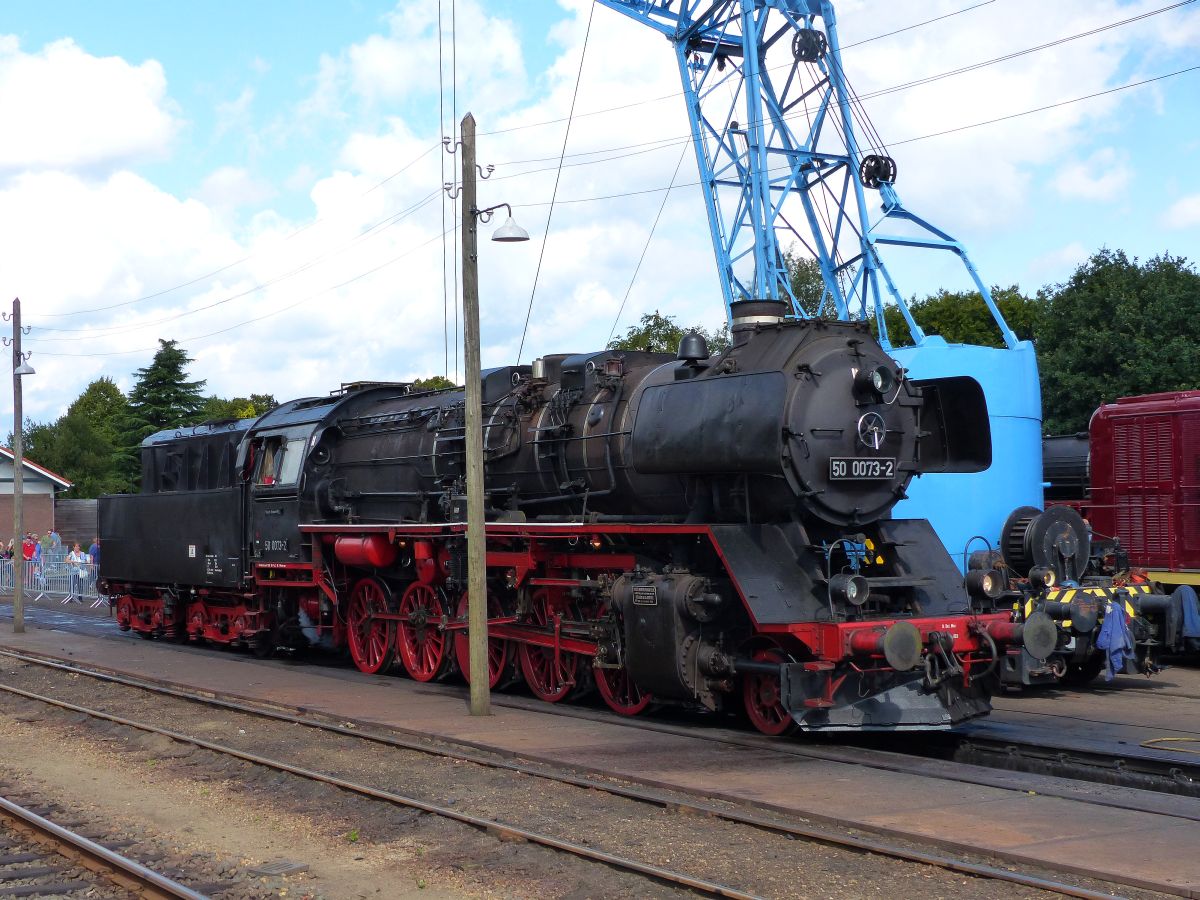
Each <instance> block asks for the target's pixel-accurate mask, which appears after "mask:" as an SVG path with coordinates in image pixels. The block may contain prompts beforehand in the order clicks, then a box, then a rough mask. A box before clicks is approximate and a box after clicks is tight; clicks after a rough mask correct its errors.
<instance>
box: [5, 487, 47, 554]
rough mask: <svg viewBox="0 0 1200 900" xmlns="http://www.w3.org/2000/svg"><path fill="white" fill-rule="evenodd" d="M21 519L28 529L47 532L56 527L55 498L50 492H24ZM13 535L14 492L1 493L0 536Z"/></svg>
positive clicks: (42, 532) (6, 538)
mask: <svg viewBox="0 0 1200 900" xmlns="http://www.w3.org/2000/svg"><path fill="white" fill-rule="evenodd" d="M22 496H23V498H24V502H23V503H22V504H21V519H22V523H23V526H24V528H25V530H26V531H33V532H36V533H37V534H39V535H41V534H45V533H46V532H47V531H49V530H50V529H51V528H52V527H54V499H53V498H52V497H51V496H50V495H49V494H23V495H22ZM12 536H13V498H12V494H0V538H2V539H3V540H4V543H6V544H7V543H8V539H9V538H10V537H12Z"/></svg>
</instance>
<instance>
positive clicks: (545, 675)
mask: <svg viewBox="0 0 1200 900" xmlns="http://www.w3.org/2000/svg"><path fill="white" fill-rule="evenodd" d="M529 624H530V625H533V626H534V627H536V628H544V629H548V630H549V631H551V632H552V631H553V630H554V614H553V613H552V612H551V610H550V595H549V593H548V592H546V591H544V590H542V591H538V592H537V593H535V594H534V595H533V598H532V602H531V603H530V606H529ZM517 656H518V657H519V658H520V660H521V672H522V673H523V674H524V675H525V682H526V683H527V684H528V685H529V689H530V690H531V691H533V694H534V696H535V697H537V698H538V699H540V700H545V701H546V702H547V703H557V702H558V701H559V700H562V699H563V698H564V697H566V696H567V694H569V693H570V692H571V688H573V687H574V686H575V673H576V670H577V669H578V667H579V657H578V656H577V655H576V654H574V653H567V652H566V651H561V652H559V654H558V659H557V660H556V659H555V658H554V648H553V647H537V646H534V645H533V644H521V645H520V647H519V648H518V650H517Z"/></svg>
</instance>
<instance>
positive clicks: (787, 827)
mask: <svg viewBox="0 0 1200 900" xmlns="http://www.w3.org/2000/svg"><path fill="white" fill-rule="evenodd" d="M0 656H8V657H12V658H15V659H19V660H22V661H27V662H31V663H34V664H37V665H42V666H45V667H47V668H53V669H57V670H60V671H65V672H69V673H72V674H81V675H87V676H89V677H91V678H94V679H96V680H99V681H106V682H110V683H115V684H120V685H123V686H126V687H133V688H137V689H139V690H146V691H151V692H153V693H158V694H162V695H164V696H170V697H174V698H177V699H181V700H185V701H188V702H193V703H200V704H204V705H207V706H214V707H218V708H221V709H226V710H230V711H233V712H240V713H245V714H248V715H255V716H259V717H262V718H269V719H273V720H275V721H280V722H286V723H289V724H296V725H302V726H305V727H309V728H313V729H316V730H320V731H327V732H332V733H334V734H338V735H342V736H346V737H352V738H356V739H358V740H365V741H368V742H371V743H377V744H383V745H385V746H390V747H395V748H397V749H403V750H411V751H415V752H419V753H425V754H428V755H431V756H437V757H442V758H447V759H454V760H459V761H462V762H469V763H473V764H477V765H481V766H487V767H489V768H492V769H499V770H503V771H511V772H516V773H520V774H522V775H527V776H531V777H536V778H543V779H546V780H549V781H554V782H557V783H560V784H566V785H570V786H573V787H581V788H587V789H591V790H598V791H603V792H604V793H607V794H610V795H613V796H618V797H622V798H625V799H630V800H636V801H639V802H643V803H648V804H651V805H654V806H659V807H670V808H674V809H680V810H684V811H687V812H694V813H699V814H702V815H707V816H711V817H713V818H717V819H721V820H724V821H728V822H731V823H734V824H739V825H746V826H749V827H753V828H758V829H761V830H763V831H767V832H772V833H776V834H784V835H790V836H793V837H797V838H800V839H803V840H808V841H811V842H814V843H819V844H824V845H827V846H834V847H840V848H843V849H848V850H853V851H858V852H863V853H871V854H874V855H877V856H885V857H888V858H891V859H899V860H903V861H906V862H912V863H920V864H923V865H930V866H934V867H936V868H940V869H944V870H947V871H952V872H959V873H962V874H967V875H972V876H975V877H979V878H987V879H991V880H995V881H1005V882H1009V883H1012V884H1019V885H1022V886H1024V887H1030V888H1035V889H1039V890H1045V891H1050V892H1053V893H1058V894H1063V895H1065V896H1069V897H1079V898H1083V900H1112V897H1113V894H1111V893H1106V892H1100V891H1092V890H1089V889H1087V888H1082V887H1078V886H1076V885H1072V884H1069V883H1066V882H1061V881H1056V880H1054V879H1049V878H1042V877H1040V876H1037V875H1030V874H1026V873H1022V872H1016V871H1013V870H1011V869H1004V868H999V867H996V866H989V865H986V864H983V863H974V862H970V861H967V860H961V859H954V858H953V857H949V856H944V855H942V854H938V853H931V852H926V851H923V850H918V849H915V848H911V847H904V846H901V845H898V844H893V843H889V842H887V841H884V840H880V839H874V838H867V837H861V836H855V835H849V834H839V833H837V832H834V831H829V830H826V829H822V828H815V827H812V826H802V825H795V824H792V823H785V822H778V821H773V820H772V819H770V818H768V817H766V816H760V815H755V814H753V813H748V812H741V811H737V810H730V809H726V808H722V807H720V806H717V805H714V804H710V803H704V802H700V801H685V800H681V799H679V798H677V797H666V796H663V795H661V794H655V793H654V792H653V791H651V790H648V789H645V788H635V787H627V786H623V785H619V784H615V783H612V782H609V781H601V780H597V779H592V778H586V777H583V776H580V775H573V774H570V773H568V772H553V771H549V770H548V769H547V768H546V767H543V766H537V765H531V764H528V763H519V762H514V761H511V760H498V759H495V758H494V757H489V756H485V755H482V754H479V753H471V752H464V751H461V750H456V751H451V750H448V749H444V748H439V747H437V746H434V745H432V744H430V743H429V742H428V741H420V740H416V739H412V740H405V739H403V738H398V737H395V736H392V735H384V734H373V733H371V732H367V731H363V730H361V729H360V728H357V727H356V728H349V727H346V726H344V725H335V724H332V723H328V722H321V721H316V720H313V719H312V718H310V717H308V716H302V715H295V714H291V713H287V712H281V711H279V710H276V709H269V708H266V707H263V706H259V705H256V704H249V703H244V702H240V701H233V700H227V699H224V698H221V697H218V696H216V695H215V694H206V693H204V692H192V691H186V690H182V689H180V688H177V687H173V686H168V685H159V684H154V683H152V682H147V681H144V680H142V679H139V678H128V677H125V676H121V675H116V674H112V673H109V672H99V671H96V670H93V669H90V668H86V667H81V666H78V665H72V664H70V663H64V662H58V661H54V660H51V659H46V658H43V657H39V656H28V655H25V654H21V653H16V652H13V651H9V650H0ZM0 690H4V691H8V692H10V693H15V694H19V695H21V696H30V697H31V699H37V700H42V701H43V702H48V703H50V704H52V705H56V706H61V707H62V708H65V709H71V710H72V711H76V712H83V713H85V714H88V715H95V716H96V717H98V718H102V719H106V720H108V721H114V722H117V723H118V724H128V725H130V726H131V727H134V728H139V729H143V730H147V731H151V732H154V733H158V734H164V735H166V736H168V737H172V738H175V739H176V740H181V741H184V742H187V743H191V744H194V745H197V746H206V745H207V744H208V742H206V741H204V740H203V739H199V738H191V737H188V736H176V735H175V733H173V732H170V731H167V730H166V729H160V728H158V727H157V726H153V725H146V724H144V723H138V722H133V721H123V720H121V719H120V717H115V716H112V715H111V714H109V713H103V712H100V711H93V710H88V709H86V708H84V707H77V706H75V705H74V704H71V703H68V702H67V701H61V700H57V699H55V698H48V697H42V696H39V695H30V694H29V692H26V691H23V690H22V689H20V688H15V687H12V686H11V685H5V684H0ZM206 749H215V750H217V752H227V751H226V750H223V749H221V748H220V747H219V745H212V746H206ZM229 752H232V754H233V755H238V754H241V753H242V751H237V750H232V748H229ZM243 758H246V757H243ZM250 761H255V760H253V759H251V760H250ZM265 764H268V765H269V764H270V763H265ZM284 765H286V764H284ZM331 777H332V776H331ZM329 783H331V784H332V783H335V782H332V781H331V782H329ZM339 786H340V785H339ZM349 789H351V790H353V788H349ZM367 790H371V791H373V790H374V789H371V788H368V789H367ZM418 802H420V801H418ZM449 813H450V817H451V818H458V817H459V815H460V814H458V813H456V812H454V811H449ZM463 821H465V820H463ZM467 824H473V823H471V822H468V823H467ZM484 827H485V829H486V826H484ZM499 827H503V828H505V829H506V830H511V829H507V826H499ZM486 830H490V829H486ZM513 833H516V832H515V831H514V832H513ZM919 839H920V837H919V836H914V840H919ZM552 840H557V839H552ZM583 849H585V850H587V851H588V852H589V853H595V852H597V851H592V850H590V848H583ZM1099 880H1104V879H1099ZM723 896H735V895H729V894H726V895H723Z"/></svg>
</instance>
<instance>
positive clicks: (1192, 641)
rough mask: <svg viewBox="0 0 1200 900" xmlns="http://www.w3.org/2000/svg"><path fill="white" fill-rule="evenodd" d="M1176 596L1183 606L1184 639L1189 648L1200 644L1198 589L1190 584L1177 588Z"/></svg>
mask: <svg viewBox="0 0 1200 900" xmlns="http://www.w3.org/2000/svg"><path fill="white" fill-rule="evenodd" d="M1174 596H1176V597H1178V598H1179V601H1180V605H1181V606H1182V607H1183V639H1184V643H1186V644H1188V645H1189V649H1195V648H1196V647H1197V646H1200V602H1197V600H1196V589H1195V588H1194V587H1192V586H1191V585H1190V584H1183V585H1180V586H1179V587H1177V588H1175V594H1174Z"/></svg>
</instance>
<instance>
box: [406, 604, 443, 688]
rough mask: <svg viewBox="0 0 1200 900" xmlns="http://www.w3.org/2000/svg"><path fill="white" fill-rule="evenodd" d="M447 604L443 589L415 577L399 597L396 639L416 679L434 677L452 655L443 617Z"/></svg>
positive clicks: (423, 679) (407, 665)
mask: <svg viewBox="0 0 1200 900" xmlns="http://www.w3.org/2000/svg"><path fill="white" fill-rule="evenodd" d="M445 616H446V606H445V604H444V603H443V602H442V595H441V592H440V591H439V590H438V589H437V588H435V587H433V586H432V585H428V584H422V583H421V582H419V581H414V582H413V583H412V584H410V585H409V586H408V590H406V591H405V592H404V596H403V597H401V598H400V629H399V633H398V634H397V636H396V643H397V644H398V645H399V647H400V658H401V659H402V660H403V661H404V668H405V670H406V671H407V672H408V674H409V675H411V676H412V677H413V678H415V679H416V680H417V681H433V679H435V678H437V677H438V676H439V675H440V674H442V671H443V670H444V669H445V666H446V661H447V660H448V659H449V654H448V653H447V650H448V649H449V648H448V647H447V646H446V644H447V641H446V632H445V630H444V629H443V628H442V620H443V619H444V618H445Z"/></svg>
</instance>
